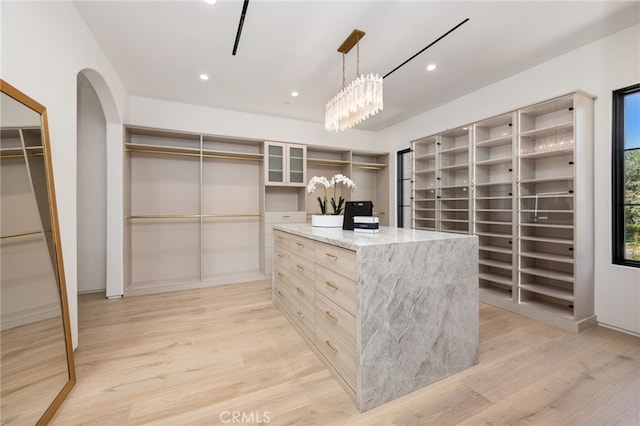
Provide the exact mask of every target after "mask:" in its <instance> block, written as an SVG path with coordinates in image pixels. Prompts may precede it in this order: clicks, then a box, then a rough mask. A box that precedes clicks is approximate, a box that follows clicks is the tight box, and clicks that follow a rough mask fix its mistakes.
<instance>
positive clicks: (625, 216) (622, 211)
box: [612, 84, 640, 267]
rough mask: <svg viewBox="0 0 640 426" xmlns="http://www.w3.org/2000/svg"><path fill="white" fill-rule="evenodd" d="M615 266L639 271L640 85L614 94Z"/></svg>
mask: <svg viewBox="0 0 640 426" xmlns="http://www.w3.org/2000/svg"><path fill="white" fill-rule="evenodd" d="M612 181H613V263H616V264H619V265H627V266H635V267H640V84H636V85H633V86H630V87H625V88H624V89H619V90H616V91H614V92H613V179H612Z"/></svg>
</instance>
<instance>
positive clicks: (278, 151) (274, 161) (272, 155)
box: [269, 145, 284, 182]
mask: <svg viewBox="0 0 640 426" xmlns="http://www.w3.org/2000/svg"><path fill="white" fill-rule="evenodd" d="M283 157H284V148H283V147H281V146H277V145H269V181H270V182H284V158H283Z"/></svg>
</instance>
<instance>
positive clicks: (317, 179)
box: [307, 173, 357, 215]
mask: <svg viewBox="0 0 640 426" xmlns="http://www.w3.org/2000/svg"><path fill="white" fill-rule="evenodd" d="M339 184H343V185H345V186H346V187H347V188H349V189H350V190H351V192H353V191H355V190H356V188H357V186H356V184H355V182H354V181H352V180H351V179H349V178H348V177H346V176H345V175H343V174H340V173H338V174H336V175H334V176H333V177H332V178H331V180H329V179H327V178H326V177H324V176H314V177H312V178H311V180H310V181H309V183H308V184H307V194H312V193H313V192H314V191H315V190H316V186H317V185H322V186H323V187H324V198H322V197H318V203H319V204H320V212H321V213H322V214H323V215H327V214H329V213H328V212H327V189H329V188H333V197H331V206H332V207H333V213H331V214H334V215H338V214H340V213H342V209H343V207H344V198H343V197H342V195H340V194H338V193H337V187H338V185H339ZM336 196H339V198H338V202H337V203H336Z"/></svg>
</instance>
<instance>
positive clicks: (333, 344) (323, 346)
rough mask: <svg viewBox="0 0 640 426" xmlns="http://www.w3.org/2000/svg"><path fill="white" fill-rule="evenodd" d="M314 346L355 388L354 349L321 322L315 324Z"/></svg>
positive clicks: (355, 359)
mask: <svg viewBox="0 0 640 426" xmlns="http://www.w3.org/2000/svg"><path fill="white" fill-rule="evenodd" d="M316 347H317V348H318V350H319V351H320V353H321V354H322V355H323V356H324V357H325V359H326V360H327V362H328V363H330V364H331V365H332V366H333V368H334V369H335V370H336V371H337V372H338V373H339V374H340V376H342V378H343V379H344V381H345V382H346V383H347V384H348V385H349V387H351V389H354V390H355V389H356V368H357V357H356V353H355V352H354V350H353V349H351V348H350V347H349V346H348V345H347V344H346V343H344V342H343V341H342V340H341V339H340V338H339V337H337V336H336V335H335V334H334V333H333V332H332V331H331V330H329V329H328V328H326V327H325V326H324V324H322V323H317V324H316Z"/></svg>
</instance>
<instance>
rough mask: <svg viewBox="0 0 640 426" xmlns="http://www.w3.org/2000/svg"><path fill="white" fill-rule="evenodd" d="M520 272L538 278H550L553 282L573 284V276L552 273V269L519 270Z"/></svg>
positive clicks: (556, 272) (563, 273) (564, 273)
mask: <svg viewBox="0 0 640 426" xmlns="http://www.w3.org/2000/svg"><path fill="white" fill-rule="evenodd" d="M520 272H522V273H523V274H528V275H535V276H538V277H544V278H551V279H553V280H558V281H565V282H568V283H572V282H573V274H569V273H567V272H560V271H554V270H552V269H542V268H520Z"/></svg>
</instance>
